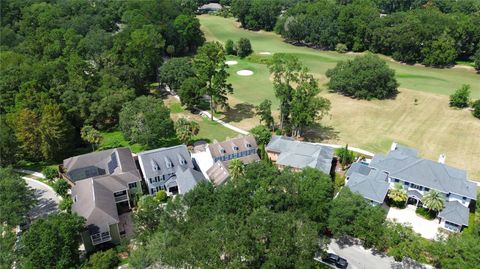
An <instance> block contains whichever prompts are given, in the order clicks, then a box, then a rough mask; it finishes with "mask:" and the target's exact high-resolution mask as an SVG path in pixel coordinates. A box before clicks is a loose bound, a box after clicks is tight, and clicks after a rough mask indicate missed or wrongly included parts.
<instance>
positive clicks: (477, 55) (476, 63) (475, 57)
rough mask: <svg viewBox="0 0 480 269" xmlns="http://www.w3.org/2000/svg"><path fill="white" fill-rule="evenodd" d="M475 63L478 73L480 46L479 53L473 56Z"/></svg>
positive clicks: (479, 68)
mask: <svg viewBox="0 0 480 269" xmlns="http://www.w3.org/2000/svg"><path fill="white" fill-rule="evenodd" d="M473 63H474V64H475V69H476V70H477V71H480V46H479V47H478V49H477V52H475V55H474V56H473Z"/></svg>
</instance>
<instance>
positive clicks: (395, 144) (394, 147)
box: [390, 142, 397, 151]
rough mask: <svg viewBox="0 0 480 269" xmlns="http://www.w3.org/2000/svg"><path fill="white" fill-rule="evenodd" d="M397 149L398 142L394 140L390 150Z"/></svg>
mask: <svg viewBox="0 0 480 269" xmlns="http://www.w3.org/2000/svg"><path fill="white" fill-rule="evenodd" d="M396 149H397V142H393V143H392V146H390V151H394V150H396Z"/></svg>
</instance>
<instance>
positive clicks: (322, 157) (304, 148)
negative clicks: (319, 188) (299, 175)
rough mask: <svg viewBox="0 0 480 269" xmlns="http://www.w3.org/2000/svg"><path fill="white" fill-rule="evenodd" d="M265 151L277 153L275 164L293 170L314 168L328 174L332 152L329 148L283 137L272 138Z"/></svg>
mask: <svg viewBox="0 0 480 269" xmlns="http://www.w3.org/2000/svg"><path fill="white" fill-rule="evenodd" d="M265 149H266V150H267V151H271V152H275V153H279V154H280V155H279V156H278V159H277V164H279V165H283V166H290V167H293V168H299V169H302V168H305V167H312V168H316V169H318V170H320V171H322V172H324V173H326V174H329V173H330V169H331V167H332V159H333V153H334V150H333V148H331V147H327V146H321V145H318V144H313V143H307V142H300V141H296V140H293V139H292V138H290V137H285V136H273V137H272V139H271V140H270V142H269V143H268V145H267V147H266V148H265Z"/></svg>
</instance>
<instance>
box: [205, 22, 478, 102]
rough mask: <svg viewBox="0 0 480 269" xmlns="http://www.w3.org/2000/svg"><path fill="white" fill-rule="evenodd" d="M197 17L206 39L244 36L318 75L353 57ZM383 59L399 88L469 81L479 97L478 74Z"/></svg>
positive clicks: (437, 89)
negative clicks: (289, 56)
mask: <svg viewBox="0 0 480 269" xmlns="http://www.w3.org/2000/svg"><path fill="white" fill-rule="evenodd" d="M198 18H199V19H200V22H201V24H202V30H203V31H204V33H205V36H206V38H207V40H218V41H221V42H225V41H226V40H227V39H232V40H234V41H236V40H238V39H239V38H240V37H246V38H248V39H250V41H251V42H252V47H253V49H254V51H255V52H261V51H268V52H272V53H276V52H283V53H292V54H295V55H297V56H298V57H299V58H300V60H301V61H302V62H303V63H305V64H306V65H307V66H308V67H309V68H310V69H311V71H312V72H313V73H316V74H318V75H319V76H323V75H324V74H325V72H326V70H327V69H329V68H332V67H334V66H335V64H336V63H337V62H338V61H340V60H345V59H349V58H352V57H354V55H352V54H339V53H336V52H332V51H319V50H315V49H310V48H306V47H297V46H293V45H290V44H287V43H285V42H283V41H282V38H281V37H280V36H278V35H276V34H274V33H269V32H264V31H259V32H254V31H246V30H244V29H241V28H239V27H238V26H237V23H236V22H235V21H234V19H232V18H227V19H226V18H223V17H219V16H212V15H201V16H199V17H198ZM382 57H384V56H382ZM384 58H385V59H386V60H387V62H388V64H389V65H390V67H392V68H393V69H395V71H396V74H397V79H398V81H399V83H400V87H402V88H408V89H413V90H418V91H425V92H432V93H439V94H451V93H452V92H453V91H454V90H455V89H457V88H459V87H460V86H461V85H462V84H470V85H471V87H472V94H471V95H472V97H474V98H480V75H478V74H475V72H474V71H472V70H465V69H462V68H453V69H437V68H428V67H422V66H412V65H405V64H400V63H397V62H393V61H391V60H390V58H389V57H384ZM253 67H255V66H253ZM260 72H261V71H260ZM263 72H265V71H263ZM254 88H257V87H254Z"/></svg>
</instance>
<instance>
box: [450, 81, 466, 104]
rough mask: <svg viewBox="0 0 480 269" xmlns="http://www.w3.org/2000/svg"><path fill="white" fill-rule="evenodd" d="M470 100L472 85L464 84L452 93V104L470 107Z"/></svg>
mask: <svg viewBox="0 0 480 269" xmlns="http://www.w3.org/2000/svg"><path fill="white" fill-rule="evenodd" d="M469 100H470V85H468V84H463V85H462V87H461V88H459V89H457V90H456V91H455V92H454V93H453V94H452V95H450V106H452V107H458V108H465V107H468V103H469Z"/></svg>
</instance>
